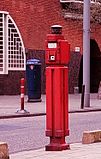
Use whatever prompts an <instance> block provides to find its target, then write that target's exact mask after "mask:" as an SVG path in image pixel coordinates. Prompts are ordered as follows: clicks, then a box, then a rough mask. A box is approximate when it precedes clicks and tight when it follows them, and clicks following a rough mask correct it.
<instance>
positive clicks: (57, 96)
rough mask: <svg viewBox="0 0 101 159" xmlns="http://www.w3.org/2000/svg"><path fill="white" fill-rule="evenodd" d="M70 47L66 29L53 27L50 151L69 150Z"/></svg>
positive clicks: (49, 58)
mask: <svg viewBox="0 0 101 159" xmlns="http://www.w3.org/2000/svg"><path fill="white" fill-rule="evenodd" d="M69 53H70V45H69V44H68V42H67V40H64V37H63V35H62V27H61V26H60V25H54V26H52V33H51V34H48V35H47V40H46V54H45V61H46V65H47V67H46V136H49V137H50V143H49V144H48V145H46V151H61V150H65V149H69V144H67V143H66V142H65V136H68V135H69V126H68V67H67V64H68V62H69Z"/></svg>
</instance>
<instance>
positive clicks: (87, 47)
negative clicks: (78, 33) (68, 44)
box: [83, 0, 90, 107]
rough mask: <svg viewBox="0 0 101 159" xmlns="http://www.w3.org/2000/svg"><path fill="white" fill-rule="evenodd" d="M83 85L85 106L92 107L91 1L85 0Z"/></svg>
mask: <svg viewBox="0 0 101 159" xmlns="http://www.w3.org/2000/svg"><path fill="white" fill-rule="evenodd" d="M83 85H85V99H84V106H85V107H90V0H84V9H83Z"/></svg>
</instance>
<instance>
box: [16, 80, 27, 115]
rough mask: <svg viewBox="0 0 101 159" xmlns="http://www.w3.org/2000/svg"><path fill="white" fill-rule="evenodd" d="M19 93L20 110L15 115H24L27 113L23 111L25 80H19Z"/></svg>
mask: <svg viewBox="0 0 101 159" xmlns="http://www.w3.org/2000/svg"><path fill="white" fill-rule="evenodd" d="M20 92H21V109H20V110H18V111H17V113H21V114H25V113H29V112H28V111H26V110H25V109H24V93H25V79H24V78H21V80H20Z"/></svg>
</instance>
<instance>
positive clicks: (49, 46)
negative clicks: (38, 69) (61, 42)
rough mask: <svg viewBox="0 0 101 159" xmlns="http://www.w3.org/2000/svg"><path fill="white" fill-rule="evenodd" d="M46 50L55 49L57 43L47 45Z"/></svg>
mask: <svg viewBox="0 0 101 159" xmlns="http://www.w3.org/2000/svg"><path fill="white" fill-rule="evenodd" d="M48 48H49V49H52V48H57V43H48Z"/></svg>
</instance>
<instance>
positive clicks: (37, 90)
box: [26, 59, 41, 102]
mask: <svg viewBox="0 0 101 159" xmlns="http://www.w3.org/2000/svg"><path fill="white" fill-rule="evenodd" d="M26 80H27V93H28V102H41V62H40V60H38V59H29V60H27V64H26Z"/></svg>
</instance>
